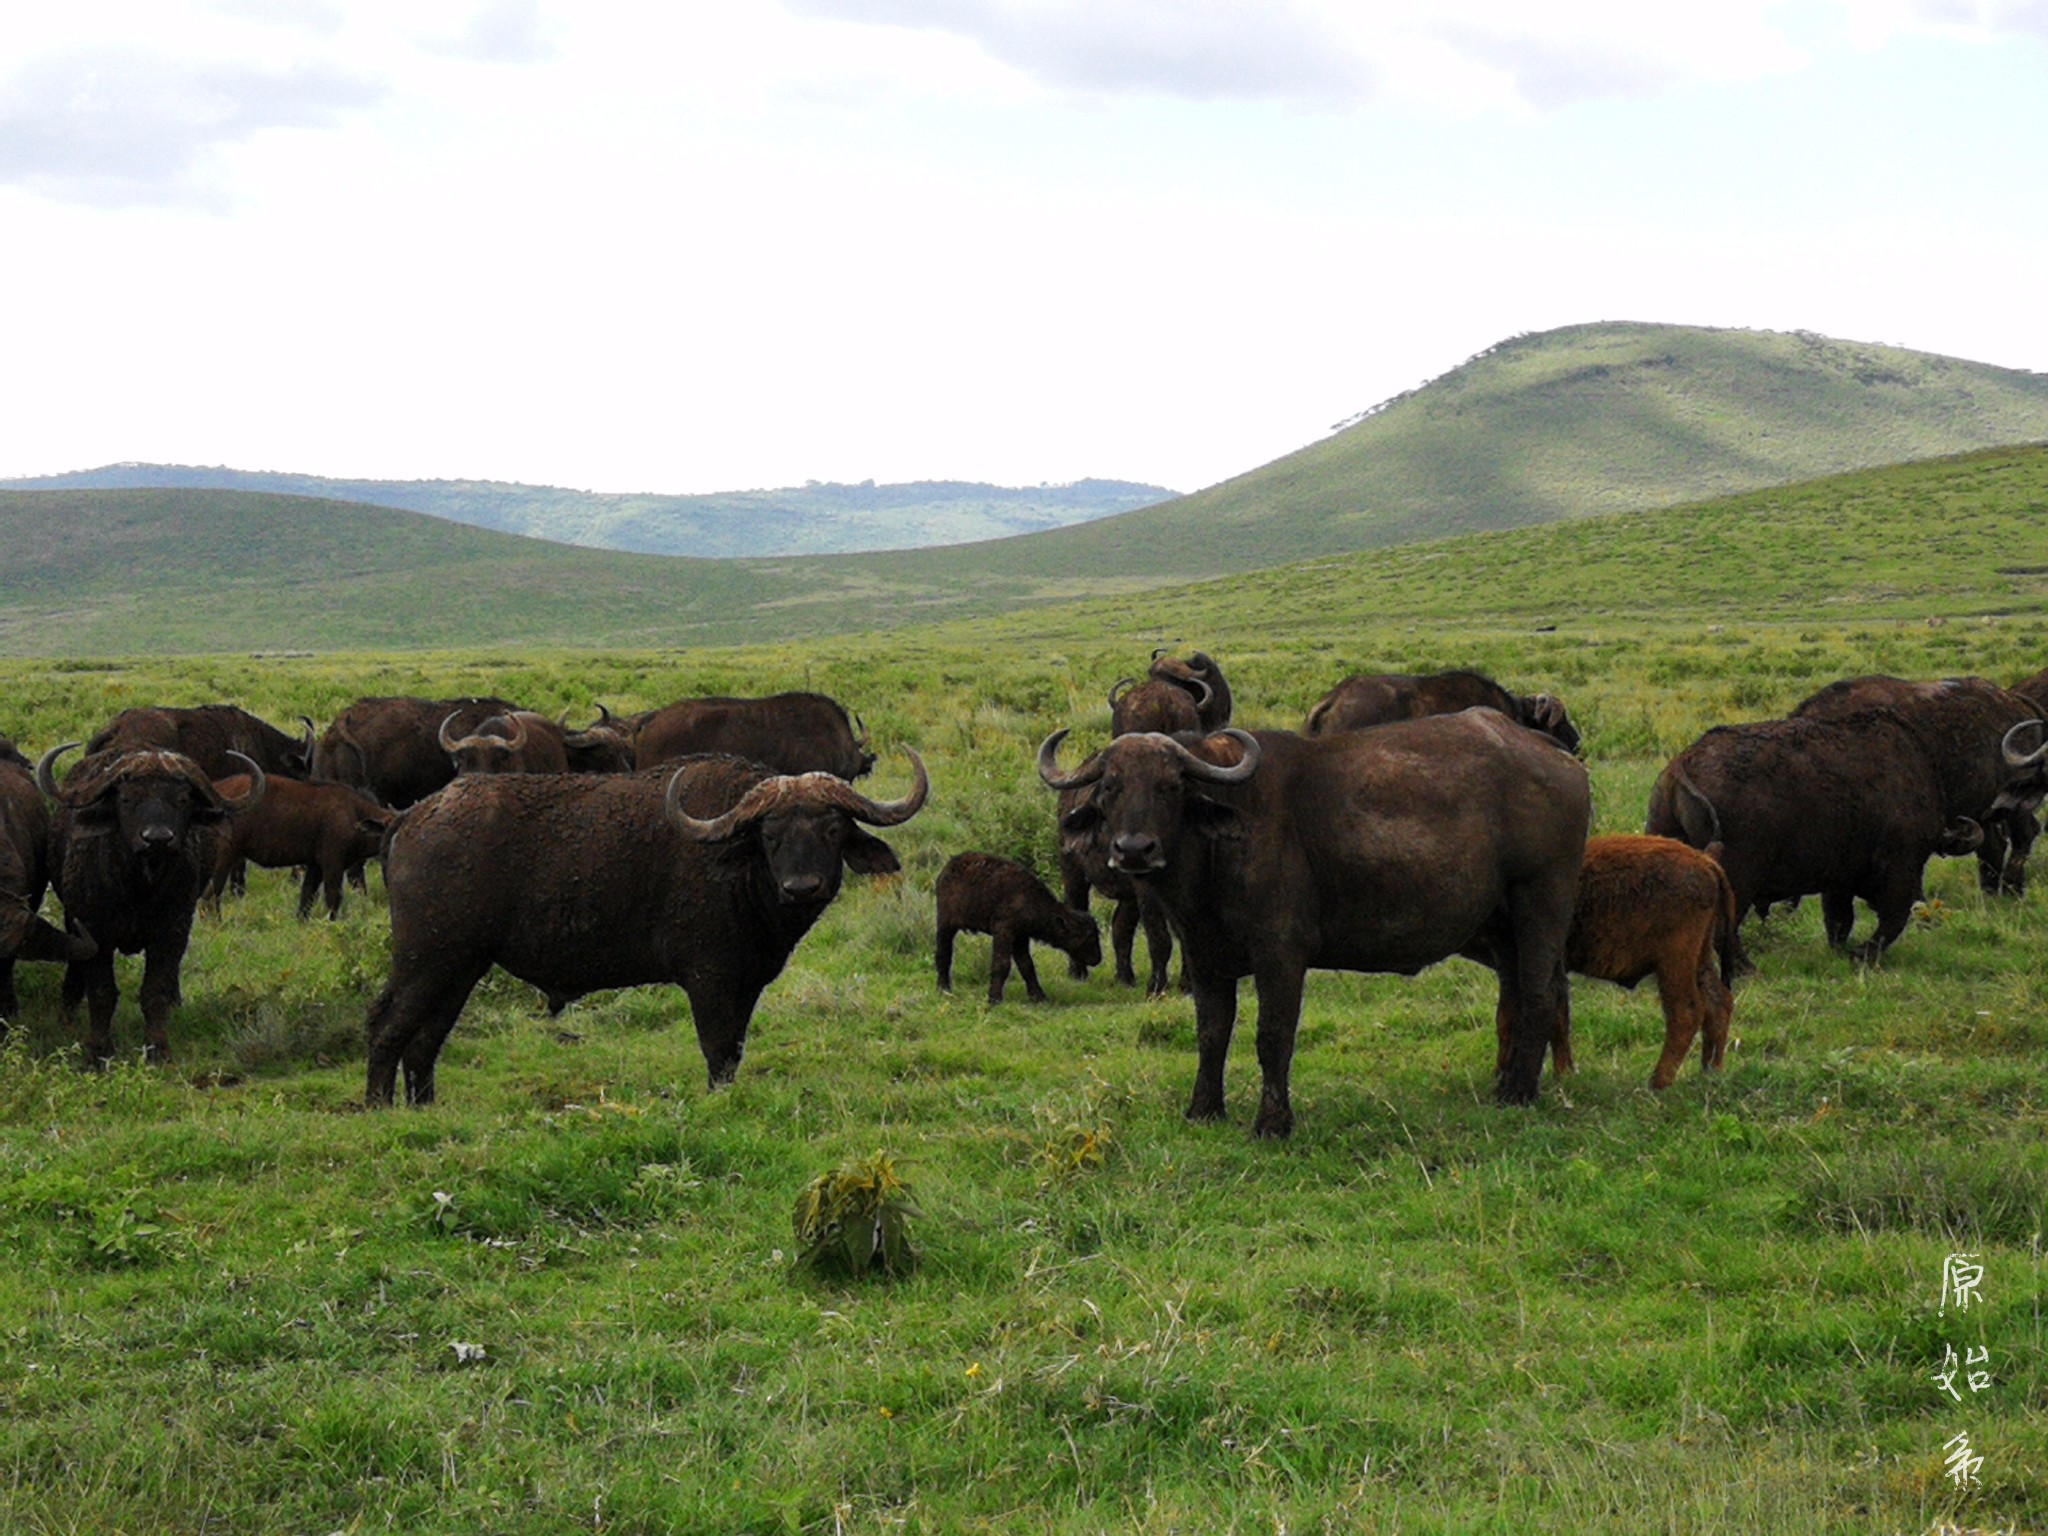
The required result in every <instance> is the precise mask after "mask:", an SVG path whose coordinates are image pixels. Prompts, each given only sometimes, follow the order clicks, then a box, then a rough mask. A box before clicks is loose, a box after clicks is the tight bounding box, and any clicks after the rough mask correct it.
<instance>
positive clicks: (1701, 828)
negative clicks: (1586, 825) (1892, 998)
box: [1643, 709, 1983, 969]
mask: <svg viewBox="0 0 2048 1536" xmlns="http://www.w3.org/2000/svg"><path fill="white" fill-rule="evenodd" d="M1943 805H1944V796H1943V794H1942V783H1941V775H1940V773H1939V772H1938V771H1937V769H1936V767H1935V765H1934V764H1933V763H1932V762H1931V761H1929V759H1928V756H1927V753H1926V751H1925V750H1924V744H1923V739H1922V736H1921V734H1920V732H1918V731H1916V730H1915V729H1914V728H1913V727H1912V726H1911V725H1909V724H1908V723H1907V722H1906V720H1905V719H1903V718H1902V717H1901V716H1900V715H1899V714H1898V712H1897V711H1896V710H1891V709H1863V710H1858V711H1856V712H1855V713H1853V714H1847V715H1841V716H1829V717H1825V718H1823V717H1817V716H1810V715H1809V716H1802V717H1800V718H1798V719H1793V720H1763V721H1758V722H1756V723H1754V724H1750V725H1721V726H1716V727H1714V728H1713V729H1712V730H1710V731H1708V732H1707V733H1706V734H1705V735H1703V736H1701V737H1700V738H1699V740H1698V741H1695V742H1694V743H1693V744H1692V745H1691V746H1689V747H1687V748H1686V749H1685V750H1684V751H1683V752H1681V753H1679V754H1678V756H1677V757H1675V758H1673V759H1672V760H1671V762H1670V763H1669V764H1668V765H1667V766H1666V767H1665V769H1664V771H1663V773H1662V774H1661V775H1659V776H1658V779H1657V782H1656V784H1655V785H1653V786H1652V787H1651V790H1650V808H1649V814H1648V816H1647V818H1646V820H1645V822H1644V827H1643V830H1644V831H1645V832H1647V833H1649V834H1650V835H1651V836H1653V837H1675V838H1677V839H1678V840H1679V841H1681V842H1684V843H1688V844H1690V845H1691V846H1692V847H1694V848H1706V847H1709V846H1710V845H1712V844H1715V843H1719V844H1720V845H1721V851H1720V854H1719V857H1720V861H1721V866H1722V868H1723V869H1725V870H1726V871H1727V873H1728V884H1729V886H1730V887H1731V888H1732V889H1733V891H1734V893H1735V911H1736V920H1737V921H1738V922H1740V921H1741V919H1742V918H1743V917H1745V916H1747V915H1748V914H1749V912H1750V911H1751V910H1753V909H1761V908H1762V907H1764V906H1766V905H1768V904H1769V903H1772V902H1776V901H1791V900H1795V899H1797V898H1799V897H1802V896H1809V895H1813V894H1815V893H1818V894H1819V895H1820V898H1821V913H1822V922H1823V926H1824V927H1825V929H1826V932H1827V938H1828V942H1829V943H1830V944H1832V945H1834V946H1836V947H1837V948H1842V947H1846V946H1847V944H1848V942H1849V933H1850V930H1851V929H1852V928H1853V927H1854V926H1855V921H1856V913H1855V899H1856V898H1857V897H1858V896H1860V897H1862V898H1863V899H1864V900H1865V901H1867V902H1868V903H1870V905H1871V907H1872V908H1874V909H1875V910H1876V912H1877V931H1876V933H1875V934H1874V935H1873V936H1872V937H1871V938H1870V939H1869V941H1868V942H1866V943H1865V944H1863V945H1862V946H1861V947H1860V948H1859V949H1858V950H1857V951H1856V952H1855V958H1856V959H1858V960H1859V961H1863V962H1870V961H1874V960H1876V959H1877V957H1878V956H1879V955H1881V954H1882V953H1883V952H1884V950H1885V949H1886V947H1887V946H1889V945H1890V944H1891V943H1893V941H1895V940H1896V939H1897V938H1898V937H1899V935H1900V934H1901V933H1903V932H1904V931H1905V928H1906V922H1907V920H1908V919H1909V918H1910V917H1911V916H1912V912H1913V904H1914V903H1915V902H1916V901H1918V900H1919V899H1920V894H1921V884H1920V882H1921V875H1922V872H1923V871H1924V870H1925V868H1926V865H1927V861H1928V860H1929V859H1930V858H1933V857H1934V856H1935V855H1936V854H1960V853H1967V852H1969V851H1971V850H1972V849H1974V848H1975V847H1976V846H1977V844H1978V841H1979V840H1981V838H1982V836H1983V832H1982V829H1981V828H1980V827H1979V826H1978V824H1977V823H1976V822H1975V821H1974V820H1967V819H1957V818H1950V817H1947V816H1945V815H1944V814H1943ZM1737 964H1738V965H1739V966H1742V967H1743V968H1745V969H1746V968H1747V964H1748V962H1747V960H1746V959H1745V958H1743V957H1742V954H1741V948H1740V943H1739V941H1738V945H1737Z"/></svg>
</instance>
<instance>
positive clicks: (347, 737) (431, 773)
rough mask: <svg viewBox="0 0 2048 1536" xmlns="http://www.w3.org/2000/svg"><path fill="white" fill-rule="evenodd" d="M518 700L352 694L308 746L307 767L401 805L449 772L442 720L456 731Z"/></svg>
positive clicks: (451, 771)
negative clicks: (310, 760) (310, 750)
mask: <svg viewBox="0 0 2048 1536" xmlns="http://www.w3.org/2000/svg"><path fill="white" fill-rule="evenodd" d="M518 708H519V706H518V705H516V704H512V703H508V702H507V701H506V700H504V699H494V698H464V699H415V698H372V699H357V700H356V701H355V703H353V704H351V705H349V707H348V708H347V709H345V710H343V711H342V712H341V713H340V714H338V715H336V716H335V717H334V719H333V721H332V722H331V723H330V724H329V725H328V727H327V729H326V731H325V732H324V733H322V735H321V737H320V740H319V743H318V745H317V746H315V747H314V749H313V773H314V776H315V777H316V778H321V779H325V780H327V781H328V782H329V783H333V784H347V785H349V786H351V787H352V788H355V789H360V790H362V791H363V792H364V793H365V794H368V795H369V796H371V797H372V798H373V799H376V800H381V801H382V802H383V803H384V804H386V805H388V806H390V807H392V809H394V810H404V809H405V808H406V807H407V806H409V805H411V804H413V803H414V802H415V801H417V800H423V799H425V798H426V797H427V796H428V795H431V794H432V793H433V792H434V791H435V790H437V789H439V788H441V786H442V785H444V784H446V783H448V781H449V780H451V779H453V778H454V777H455V768H454V765H453V764H452V763H450V762H449V761H448V754H447V753H446V752H444V751H442V750H441V744H440V732H441V730H442V728H443V727H444V726H445V727H446V728H447V729H449V730H451V731H453V732H454V733H455V734H456V735H458V736H460V735H463V734H465V733H467V732H469V731H472V730H474V729H475V728H476V727H477V726H478V725H480V724H482V723H483V722H484V721H485V720H487V719H488V718H490V717H491V716H492V715H510V714H512V713H514V712H515V711H517V710H518Z"/></svg>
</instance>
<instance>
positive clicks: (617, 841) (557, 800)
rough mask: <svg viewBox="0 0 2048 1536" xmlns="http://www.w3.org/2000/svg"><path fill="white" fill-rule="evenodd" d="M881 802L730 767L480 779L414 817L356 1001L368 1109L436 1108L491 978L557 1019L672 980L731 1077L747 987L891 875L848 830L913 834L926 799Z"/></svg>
mask: <svg viewBox="0 0 2048 1536" xmlns="http://www.w3.org/2000/svg"><path fill="white" fill-rule="evenodd" d="M906 753H907V755H908V756H909V758H910V761H911V763H912V765H913V766H914V768H915V770H916V775H917V778H916V783H915V784H914V785H913V787H912V789H911V791H910V793H909V794H908V795H907V796H905V797H904V798H903V799H901V800H895V801H889V802H878V801H875V800H871V799H869V798H867V797H866V796H865V795H863V794H861V793H860V792H859V791H858V790H856V789H854V788H853V787H852V786H851V785H850V784H848V783H846V782H845V781H844V780H843V779H838V778H834V777H833V776H831V775H830V774H824V773H807V774H800V775H784V774H775V773H771V772H769V771H768V770H767V769H766V768H763V767H762V766H761V765H760V764H758V763H749V762H746V761H744V760H742V759H740V758H734V757H723V756H719V757H698V758H692V759H691V760H689V761H687V762H685V763H683V764H682V765H681V766H679V767H676V768H672V769H667V770H664V771H650V772H645V773H633V774H599V775H591V774H567V775H553V774H507V775H496V774H484V775H476V776H469V777H464V778H461V779H458V780H456V781H455V782H454V783H453V784H452V785H450V786H449V787H448V789H447V790H445V791H444V792H443V793H441V794H440V795H438V796H436V797H435V798H434V799H432V800H430V801H428V802H426V803H425V804H423V805H419V806H416V807H415V808H414V809H413V810H412V812H411V813H410V814H409V815H408V816H407V817H406V819H405V820H404V821H403V822H402V823H401V824H400V825H399V828H398V830H397V831H396V832H394V833H393V834H392V836H391V840H390V843H389V845H388V849H387V853H386V860H385V867H384V878H385V889H386V891H387V892H388V893H389V898H390V904H391V977H390V980H389V981H387V982H386V983H385V985H384V990H383V991H382V992H381V993H380V994H379V995H378V997H377V1000H376V1002H375V1003H374V1004H372V1005H371V1008H370V1015H369V1020H368V1025H367V1029H368V1034H369V1048H370V1065H369V1077H368V1082H367V1086H366V1089H365V1099H366V1101H367V1102H368V1103H369V1104H371V1105H372V1106H375V1105H382V1104H389V1103H390V1102H391V1098H392V1093H393V1090H394V1088H395V1086H396V1082H397V1077H398V1071H399V1068H400V1067H401V1066H403V1067H404V1069H405V1093H406V1099H407V1101H408V1102H410V1103H413V1104H425V1103H428V1102H431V1101H432V1099H433V1097H434V1062H435V1059H436V1058H437V1057H438V1056H439V1055H440V1053H441V1045H442V1042H443V1041H445V1040H446V1039H447V1037H448V1032H449V1031H450V1030H451V1029H453V1028H454V1027H455V1021H456V1018H457V1017H458V1016H459V1015H460V1014H461V1012H462V1008H463V1004H464V1003H465V1002H467V1001H468V999H469V994H470V991H471V990H472V989H473V988H474V987H475V986H476V984H477V982H478V981H480V980H481V979H482V978H483V976H484V973H485V972H487V971H488V970H490V968H491V967H492V966H494V965H496V966H502V967H503V968H504V969H505V970H507V971H510V972H511V973H512V974H513V975H514V976H517V977H519V978H520V979H521V980H523V981H527V982H530V983H531V984H532V985H534V986H536V987H539V988H540V989H541V990H542V991H543V992H544V993H546V994H547V998H548V1003H549V1006H550V1007H551V1008H561V1007H563V1006H565V1005H566V1004H568V1003H570V1002H572V1001H574V1000H575V999H576V998H579V997H582V996H583V995H584V994H586V993H589V992H596V991H600V990H603V989H605V988H610V987H635V986H644V985H649V984H652V983H655V982H674V983H675V984H676V985H678V986H680V987H681V988H682V989H683V991H684V992H685V993H686V994H688V996H689V999H690V1014H691V1017H692V1019H693V1020H694V1021H695V1023H696V1027H697V1043H698V1046H699V1047H700V1048H701V1049H702V1051H703V1053H704V1065H705V1068H706V1070H707V1071H708V1072H709V1074H710V1079H711V1083H712V1085H713V1086H714V1087H715V1086H717V1085H718V1084H720V1083H723V1082H729V1081H730V1080H731V1079H732V1077H733V1075H734V1074H735V1073H736V1072H737V1071H738V1070H739V1064H740V1054H741V1051H742V1050H743V1049H744V1047H745V1045H746V1037H747V1025H748V1022H749V1021H750V1020H751V1019H752V1018H753V1014H754V1003H755V1000H756V999H757V998H759V996H760V995H761V990H762V989H763V988H764V987H766V986H767V985H768V983H769V982H771V981H773V980H774V979H775V978H776V977H777V976H778V975H780V974H781V972H782V967H783V965H784V964H785V963H786V962H787V961H788V959H789V955H790V951H791V950H793V949H795V947H796V945H797V941H798V940H799V939H801V938H802V937H803V936H804V934H805V933H806V932H808V931H809V929H810V927H811V925H812V924H813V923H815V922H816V921H817V920H818V918H819V916H820V915H821V914H822V913H823V912H824V910H825V908H826V907H827V906H828V905H830V903H831V901H832V898H833V897H834V896H836V895H837V894H838V891H839V882H840V876H841V871H842V869H851V870H854V871H856V872H859V873H867V874H887V873H891V872H893V871H895V870H896V869H897V868H898V865H897V862H896V855H895V854H894V853H893V852H892V851H891V850H890V848H889V845H888V844H886V843H884V842H883V841H882V840H881V839H880V838H877V837H875V836H874V835H873V834H872V833H870V832H867V831H865V830H863V826H862V824H863V823H864V824H865V825H866V826H875V827H893V826H897V825H899V824H901V823H903V822H905V821H908V820H909V819H910V818H911V817H912V816H913V815H915V814H916V813H917V810H918V808H919V807H920V806H922V805H923V804H924V801H925V796H926V794H927V793H928V792H929V790H930V781H929V780H928V779H927V777H926V776H925V770H924V764H923V762H921V761H920V760H919V759H918V756H917V754H916V753H914V752H908V749H906Z"/></svg>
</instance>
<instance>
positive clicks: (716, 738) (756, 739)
mask: <svg viewBox="0 0 2048 1536" xmlns="http://www.w3.org/2000/svg"><path fill="white" fill-rule="evenodd" d="M705 752H723V753H729V754H731V755H733V756H735V757H744V758H747V759H750V760H751V761H753V762H757V763H760V764H762V765H763V766H765V767H768V768H772V769H774V770H775V772H777V773H829V774H831V775H833V776H834V777H835V778H841V779H846V780H849V781H851V780H853V779H858V778H860V777H861V776H862V775H864V774H866V773H867V772H868V771H869V770H871V769H872V768H873V767H874V766H875V754H874V753H872V752H870V751H869V750H868V745H867V732H866V731H865V730H864V729H861V728H860V726H859V722H858V720H854V719H849V718H848V716H847V713H846V709H845V707H844V706H843V705H841V704H840V703H839V701H838V700H836V699H830V698H827V697H826V696H825V695H824V694H822V693H777V694H771V695H770V696H769V697H767V698H765V699H726V698H713V699H681V700H678V701H677V702H676V703H674V704H670V705H668V706H667V707H666V708H664V709H656V710H651V711H649V712H648V713H647V714H645V715H642V716H640V717H639V728H638V729H637V730H636V731H635V732H634V735H633V762H634V765H635V766H636V767H640V768H652V767H654V766H655V765H656V764H658V763H667V762H673V761H675V760H676V759H677V758H682V757H689V756H692V755H695V754H697V753H705Z"/></svg>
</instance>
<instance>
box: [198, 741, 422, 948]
mask: <svg viewBox="0 0 2048 1536" xmlns="http://www.w3.org/2000/svg"><path fill="white" fill-rule="evenodd" d="M213 787H214V789H215V790H216V791H217V792H218V793H219V795H220V796H221V798H222V799H223V800H226V801H228V802H229V803H230V804H238V803H240V802H242V801H243V800H245V799H246V798H247V796H248V793H249V789H250V787H251V786H250V783H249V779H248V776H247V775H246V774H236V775H233V776H231V777H229V778H225V779H216V780H214V784H213ZM398 816H399V813H398V812H397V811H393V810H389V809H387V808H386V807H384V806H381V805H379V804H377V802H376V801H374V800H372V799H370V798H369V797H368V796H367V795H365V794H363V793H362V792H360V791H359V790H353V789H350V788H349V787H348V786H347V785H346V784H298V783H294V782H293V781H292V780H290V779H273V780H271V781H270V784H269V786H268V788H267V789H266V790H265V791H264V795H263V802H262V804H260V805H257V806H254V807H252V808H251V809H249V810H246V811H244V812H243V813H242V814H241V815H239V816H236V817H235V818H233V819H232V820H231V821H229V822H228V823H227V824H226V826H225V827H223V828H222V829H221V833H220V836H219V839H218V841H219V844H220V847H219V850H218V852H217V853H216V854H215V855H214V869H213V878H212V880H211V881H209V882H208V884H207V887H206V893H205V896H204V898H203V899H204V900H206V901H209V902H211V903H213V904H214V906H215V907H216V908H218V906H219V904H220V893H221V889H222V888H223V887H224V886H225V885H226V884H227V880H228V871H229V870H231V869H233V868H234V867H235V866H236V865H238V864H240V863H242V862H243V861H244V860H246V861H247V862H249V863H251V864H255V865H258V866H260V867H261V868H264V869H289V868H294V867H302V868H303V869H304V870H305V875H304V876H303V878H302V879H301V881H300V884H299V916H300V918H301V919H304V918H307V917H310V916H311V915H312V912H313V897H314V896H315V894H322V895H324V896H325V897H326V899H327V915H328V917H329V918H337V917H339V916H341V886H342V881H343V879H344V878H345V877H347V876H351V875H354V876H357V878H358V883H360V871H361V870H362V867H363V866H364V865H365V864H366V863H368V862H369V861H370V860H371V859H373V858H375V857H376V856H377V851H378V849H379V848H380V847H382V846H383V842H384V834H385V833H386V832H387V831H389V830H390V828H391V824H392V823H393V822H395V821H397V820H398Z"/></svg>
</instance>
